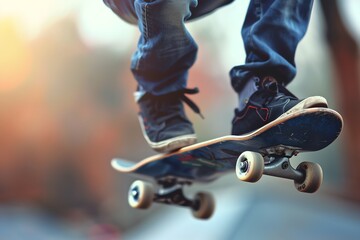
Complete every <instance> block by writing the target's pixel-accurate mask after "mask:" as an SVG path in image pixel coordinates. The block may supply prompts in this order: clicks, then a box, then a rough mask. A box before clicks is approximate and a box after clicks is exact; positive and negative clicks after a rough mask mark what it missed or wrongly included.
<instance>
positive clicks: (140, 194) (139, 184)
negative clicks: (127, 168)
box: [128, 180, 154, 209]
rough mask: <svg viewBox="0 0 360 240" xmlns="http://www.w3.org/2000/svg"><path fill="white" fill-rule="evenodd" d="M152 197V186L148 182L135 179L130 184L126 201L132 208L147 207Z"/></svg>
mask: <svg viewBox="0 0 360 240" xmlns="http://www.w3.org/2000/svg"><path fill="white" fill-rule="evenodd" d="M153 198H154V188H153V186H152V185H151V184H150V183H148V182H144V181H141V180H137V181H135V182H133V184H131V186H130V188H129V193H128V202H129V205H130V206H131V207H132V208H140V209H146V208H149V207H150V206H151V204H152V202H153Z"/></svg>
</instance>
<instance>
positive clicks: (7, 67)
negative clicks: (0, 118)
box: [0, 19, 30, 92]
mask: <svg viewBox="0 0 360 240" xmlns="http://www.w3.org/2000/svg"><path fill="white" fill-rule="evenodd" d="M0 36H1V38H0V92H4V91H11V90H14V89H16V88H17V87H19V86H20V85H21V84H22V83H23V82H24V81H25V79H26V77H27V75H28V74H29V71H30V59H29V57H30V56H29V51H28V49H27V48H26V43H25V39H23V38H22V37H21V34H20V33H19V31H18V28H17V27H16V24H15V22H14V21H13V20H12V19H0Z"/></svg>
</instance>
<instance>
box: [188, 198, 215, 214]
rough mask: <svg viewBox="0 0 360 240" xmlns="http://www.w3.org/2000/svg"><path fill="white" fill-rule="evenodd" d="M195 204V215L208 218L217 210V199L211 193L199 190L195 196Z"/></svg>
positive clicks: (193, 210)
mask: <svg viewBox="0 0 360 240" xmlns="http://www.w3.org/2000/svg"><path fill="white" fill-rule="evenodd" d="M194 201H195V204H194V205H195V206H194V207H193V209H192V214H193V216H194V217H196V218H199V219H208V218H210V217H211V215H212V214H213V212H214V210H215V200H214V198H213V196H212V195H211V194H210V193H204V192H199V193H197V194H196V196H195V200H194Z"/></svg>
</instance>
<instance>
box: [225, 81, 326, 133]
mask: <svg viewBox="0 0 360 240" xmlns="http://www.w3.org/2000/svg"><path fill="white" fill-rule="evenodd" d="M327 106H328V105H327V102H326V99H325V98H323V97H319V96H314V97H308V98H305V99H302V100H299V99H298V98H297V97H295V96H294V95H293V94H292V93H290V92H289V91H288V90H287V89H286V88H285V87H283V86H282V85H280V84H278V82H277V81H276V80H275V79H274V78H273V77H264V78H263V79H262V80H261V81H260V82H259V85H258V91H256V92H255V93H254V94H253V95H252V96H251V97H250V99H249V101H248V103H247V104H246V106H245V108H244V109H243V110H242V111H239V110H238V109H235V117H234V118H233V121H232V134H233V135H242V134H246V133H250V132H252V131H254V130H256V129H259V128H261V127H262V126H264V125H266V124H268V123H269V122H271V121H274V120H275V119H277V118H279V117H282V116H285V115H288V114H290V113H293V112H295V111H299V110H302V109H306V108H313V107H327Z"/></svg>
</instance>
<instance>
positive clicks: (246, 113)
mask: <svg viewBox="0 0 360 240" xmlns="http://www.w3.org/2000/svg"><path fill="white" fill-rule="evenodd" d="M312 5H313V1H312V0H269V1H265V0H252V1H251V3H250V6H249V9H248V13H247V16H246V18H245V22H244V25H243V29H242V37H243V39H244V44H245V50H246V54H247V57H246V61H245V64H244V65H241V66H236V67H234V68H233V69H232V70H231V71H230V76H231V83H232V86H233V88H234V90H235V91H236V92H238V94H239V107H238V109H236V110H235V117H234V119H233V128H232V134H235V135H240V134H244V133H248V132H251V131H253V130H256V129H258V128H260V127H262V126H264V125H265V124H267V123H269V122H271V121H273V120H275V119H277V118H278V117H281V116H284V115H287V114H291V113H292V112H295V111H298V110H301V109H304V108H310V107H327V102H326V100H325V99H324V98H323V97H309V98H306V99H303V100H299V99H298V98H296V97H295V96H294V95H293V94H291V93H290V92H289V91H288V90H287V89H286V88H285V85H286V84H288V83H289V82H290V81H291V80H292V79H293V78H294V77H295V74H296V67H295V62H294V58H295V50H296V48H297V45H298V43H299V41H300V40H301V39H302V38H303V36H304V34H305V32H306V30H307V27H308V23H309V19H310V13H311V9H312Z"/></svg>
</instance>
